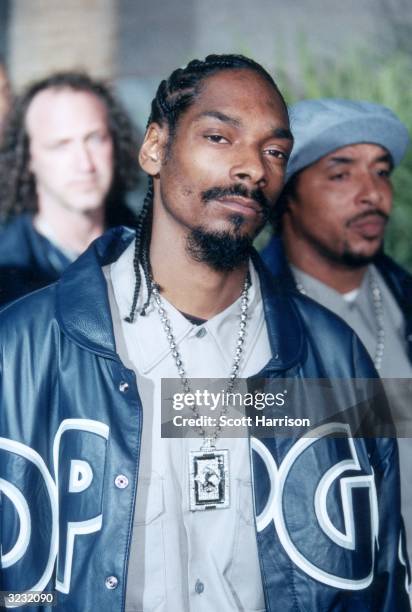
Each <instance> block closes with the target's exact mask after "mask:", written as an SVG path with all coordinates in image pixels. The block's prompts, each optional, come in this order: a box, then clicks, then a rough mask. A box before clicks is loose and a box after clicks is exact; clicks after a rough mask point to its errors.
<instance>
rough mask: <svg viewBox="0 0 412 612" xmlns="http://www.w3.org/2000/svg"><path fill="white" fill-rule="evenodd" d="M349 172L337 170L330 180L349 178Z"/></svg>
mask: <svg viewBox="0 0 412 612" xmlns="http://www.w3.org/2000/svg"><path fill="white" fill-rule="evenodd" d="M348 176H349V172H337V173H336V174H332V176H330V177H329V180H330V181H343V180H344V179H345V178H348Z"/></svg>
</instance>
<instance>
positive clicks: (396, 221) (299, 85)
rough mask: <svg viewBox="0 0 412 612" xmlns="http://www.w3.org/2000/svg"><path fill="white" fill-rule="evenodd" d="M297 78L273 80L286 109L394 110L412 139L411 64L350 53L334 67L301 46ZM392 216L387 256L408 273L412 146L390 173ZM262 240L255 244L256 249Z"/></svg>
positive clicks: (404, 57) (407, 59) (400, 57)
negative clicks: (317, 103) (328, 101)
mask: <svg viewBox="0 0 412 612" xmlns="http://www.w3.org/2000/svg"><path fill="white" fill-rule="evenodd" d="M299 56H300V62H299V64H300V66H299V67H300V77H299V79H298V80H297V82H292V81H291V80H290V79H289V78H288V77H287V75H285V74H280V75H278V77H277V81H278V84H279V86H280V90H281V91H282V92H283V93H284V94H285V97H286V99H287V101H288V103H293V102H295V101H297V100H300V99H303V98H325V97H328V98H348V99H352V100H368V101H370V102H378V103H380V104H384V105H385V106H388V107H389V108H390V109H392V110H393V111H394V112H395V113H396V114H397V115H398V117H399V118H400V119H401V120H402V121H403V122H404V123H405V125H406V126H407V128H408V130H409V133H410V134H411V135H412V87H411V84H410V75H411V73H412V59H411V56H410V55H409V54H407V53H406V52H402V51H398V52H397V53H392V54H391V55H389V56H386V57H377V56H373V55H371V54H370V53H368V52H362V51H361V50H358V51H357V52H353V51H352V52H350V53H348V54H346V55H345V56H344V57H341V58H340V59H339V61H338V62H335V63H333V64H332V63H330V62H329V63H328V62H323V63H321V62H320V61H319V60H315V58H314V57H313V55H312V54H311V53H309V52H308V48H307V45H306V43H305V41H304V40H303V41H302V42H301V45H300V50H299ZM393 185H394V204H395V205H394V210H393V213H392V216H391V222H390V224H389V226H388V229H387V233H386V239H385V250H386V252H387V253H388V254H390V255H391V256H392V257H394V259H396V261H397V262H398V263H400V264H402V265H404V266H406V267H407V268H408V269H409V270H411V271H412V146H410V147H409V150H408V152H407V154H406V156H405V158H404V159H403V161H402V163H401V165H400V166H399V167H398V168H397V169H396V170H395V171H394V173H393ZM263 242H264V238H261V239H260V241H259V243H260V244H259V246H261V245H262V243H263Z"/></svg>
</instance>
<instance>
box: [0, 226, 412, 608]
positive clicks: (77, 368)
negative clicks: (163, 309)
mask: <svg viewBox="0 0 412 612" xmlns="http://www.w3.org/2000/svg"><path fill="white" fill-rule="evenodd" d="M132 239H133V233H132V232H131V231H129V230H126V229H125V228H117V229H115V230H111V231H109V232H107V233H106V234H105V235H104V236H103V237H102V238H100V239H98V240H97V241H96V242H95V243H94V244H93V245H92V246H91V247H90V248H89V249H88V250H87V251H86V252H85V253H84V254H83V255H82V256H81V257H80V258H79V259H78V260H77V261H76V262H75V263H74V264H72V265H71V266H70V267H69V268H68V269H67V270H66V272H65V273H64V274H63V276H62V278H61V279H60V281H59V282H57V283H55V284H54V285H51V286H49V287H47V288H45V289H42V290H40V291H37V292H36V293H34V294H32V295H30V296H27V297H25V298H22V299H21V300H19V301H17V302H15V303H14V304H11V305H10V306H9V307H7V308H6V309H5V310H4V311H3V312H2V314H1V315H0V338H1V352H2V354H1V362H0V364H1V387H0V402H1V404H0V405H1V411H0V433H1V438H0V491H1V492H2V504H1V506H0V507H1V517H0V534H1V540H2V557H1V559H2V569H1V584H0V590H3V591H7V590H12V591H24V590H27V589H31V590H45V591H51V590H52V589H53V588H55V587H57V589H58V602H59V603H58V607H57V610H63V611H67V612H69V611H70V612H95V611H96V610H100V611H102V612H103V611H105V612H106V611H107V612H121V611H123V610H124V606H125V591H126V578H127V567H128V558H129V549H130V540H131V528H132V520H133V513H134V508H135V504H138V503H139V500H138V499H136V488H137V474H138V466H139V451H140V442H141V428H142V405H141V402H140V398H139V392H138V388H137V385H136V378H135V375H134V373H133V371H131V370H129V369H127V368H126V367H125V366H124V365H123V363H122V362H121V361H120V359H119V356H118V355H117V353H116V350H115V342H114V335H113V326H112V321H111V316H110V308H109V302H108V297H107V289H106V282H105V279H104V276H103V274H102V271H101V266H102V265H107V264H110V263H111V262H113V261H115V260H116V259H117V258H118V257H119V256H120V254H121V253H122V252H123V250H124V249H125V248H126V246H127V245H128V244H129V243H130V241H131V240H132ZM255 265H256V267H257V269H258V273H259V275H260V282H261V291H262V298H263V303H264V309H265V314H266V322H267V329H268V334H269V339H270V343H271V347H272V354H273V356H272V359H271V360H270V361H269V363H268V364H267V365H266V367H265V368H264V370H263V371H262V372H261V373H260V375H261V376H263V377H265V378H268V379H270V378H275V377H296V378H301V379H302V378H304V377H311V378H319V377H337V378H340V377H341V378H351V377H358V378H361V377H365V378H366V377H373V376H375V372H374V370H373V368H372V366H371V363H370V361H369V359H368V357H367V356H366V354H365V352H364V349H363V347H362V346H361V345H360V343H359V341H358V340H357V338H356V337H355V336H354V334H353V333H352V332H351V331H350V329H349V328H348V327H347V326H345V325H344V324H343V323H341V322H340V321H339V320H338V319H336V318H335V317H333V316H331V315H330V314H329V313H328V312H327V311H325V310H324V309H322V308H321V307H319V306H317V305H316V304H315V303H314V302H312V301H311V300H308V299H306V298H305V297H303V296H300V295H299V294H297V293H289V292H288V291H284V290H283V289H282V288H279V287H278V286H277V285H276V284H274V283H273V279H272V278H271V277H270V276H269V275H268V273H267V272H266V270H265V269H264V267H263V266H262V264H261V263H260V262H259V260H258V259H257V260H256V262H255ZM332 433H333V432H332ZM251 444H252V448H253V450H252V453H251V457H252V459H251V461H252V470H253V471H252V473H253V483H254V484H253V487H254V499H255V511H256V537H257V542H258V551H259V559H260V564H261V573H262V582H263V587H264V593H265V601H266V608H267V610H268V612H269V611H270V612H278V611H279V610H281V611H282V612H289V611H290V612H292V611H305V612H308V611H313V612H319V611H320V610H322V611H323V612H327V611H328V612H332V610H333V611H334V612H338V611H340V612H343V611H347V610H348V611H349V610H350V611H351V612H356V611H366V610H371V611H372V610H373V611H374V612H378V611H381V612H395V611H397V612H401V611H403V610H409V609H410V608H409V604H408V598H407V596H406V591H405V565H404V564H403V563H401V562H400V560H399V552H400V544H399V543H400V518H399V483H398V479H399V474H398V459H397V447H396V443H395V442H394V441H393V440H391V439H369V440H366V439H359V438H358V439H354V440H353V442H352V441H351V439H349V438H346V437H345V436H344V437H343V438H342V437H341V438H339V439H336V438H334V437H333V436H332V437H328V436H319V437H318V438H312V439H310V441H309V442H308V441H306V442H303V443H302V440H300V441H299V440H296V439H295V440H293V439H288V438H283V439H281V438H271V439H264V440H260V441H257V440H252V441H251ZM333 470H335V471H336V470H337V472H336V478H335V479H332V480H331V481H330V488H329V490H328V492H327V495H326V497H325V500H324V507H323V516H324V520H325V521H326V523H327V522H328V520H329V518H330V521H331V522H329V524H326V523H325V524H324V525H323V527H322V526H321V525H320V523H319V514H317V513H316V512H315V506H316V498H318V497H319V496H317V493H316V492H317V490H318V489H319V487H318V485H320V483H321V481H322V482H323V483H324V482H325V480H324V476H325V474H326V473H328V474H329V475H330V474H331V473H332V471H333ZM119 474H123V475H125V476H126V477H127V479H128V486H123V487H118V486H116V484H115V480H116V476H117V475H119ZM322 479H323V480H322ZM375 492H376V497H375ZM374 500H375V501H376V507H375V501H374ZM318 501H319V500H318ZM332 523H333V524H332ZM246 579H247V576H245V580H246ZM109 587H115V588H109ZM32 609H34V610H40V609H48V608H46V607H43V608H42V607H37V608H32ZM51 609H52V608H50V610H51ZM170 612H177V611H174V610H173V611H172V610H171V611H170ZM211 612H215V611H212V610H211ZM216 612H218V611H216ZM219 612H224V611H219Z"/></svg>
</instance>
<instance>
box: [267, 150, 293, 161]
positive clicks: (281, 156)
mask: <svg viewBox="0 0 412 612" xmlns="http://www.w3.org/2000/svg"><path fill="white" fill-rule="evenodd" d="M264 152H265V154H266V155H269V157H274V158H276V159H281V160H283V161H285V162H286V161H287V160H288V159H289V155H287V154H286V153H284V152H283V151H280V149H265V151H264Z"/></svg>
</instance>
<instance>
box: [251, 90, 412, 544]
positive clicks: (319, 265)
mask: <svg viewBox="0 0 412 612" xmlns="http://www.w3.org/2000/svg"><path fill="white" fill-rule="evenodd" d="M290 115H291V127H292V132H293V135H294V139H295V143H294V148H293V151H292V155H291V157H290V160H289V164H288V169H287V176H286V185H285V188H284V190H283V192H282V195H281V197H280V200H279V202H278V208H277V219H276V220H275V226H276V229H275V232H276V233H277V235H276V236H274V237H273V239H272V240H271V242H270V243H269V245H268V246H267V247H266V249H265V250H264V253H263V258H264V260H265V262H266V264H267V265H268V266H269V267H270V269H271V270H272V271H273V272H274V273H277V274H279V272H281V273H282V274H283V276H284V278H285V279H286V282H291V283H294V284H295V285H296V287H297V288H298V290H299V291H300V292H301V293H305V294H307V295H308V296H309V297H311V298H313V299H314V300H316V301H318V302H320V303H321V304H323V305H324V306H326V307H327V308H329V309H330V310H332V311H333V312H335V313H336V314H338V315H339V316H340V317H342V318H343V319H344V320H345V321H346V322H347V323H348V324H349V325H350V326H351V327H352V328H353V329H354V330H355V331H356V333H357V334H358V336H359V337H360V338H361V340H362V341H363V343H364V345H365V346H366V348H367V349H368V351H369V353H370V355H371V357H372V359H373V360H374V364H375V367H376V369H377V370H378V371H379V373H380V375H381V376H382V377H384V378H411V377H412V365H411V362H412V314H411V313H412V310H411V307H412V276H410V275H409V274H408V273H407V272H406V271H405V270H403V269H402V268H401V267H399V266H398V265H397V264H396V263H395V262H394V261H393V260H392V259H390V258H389V257H388V256H387V255H384V253H383V249H382V245H383V238H384V232H385V227H386V223H387V221H388V219H389V215H390V213H391V209H392V186H391V180H390V175H391V172H392V170H393V168H394V167H395V166H397V165H398V164H399V162H400V161H401V159H402V157H403V155H404V153H405V151H406V149H407V146H408V143H409V137H408V132H407V129H406V127H405V126H404V125H403V124H402V123H401V122H400V121H399V119H398V118H397V117H396V115H395V114H394V113H393V112H392V111H391V110H389V109H388V108H385V107H384V106H381V105H379V104H373V103H370V102H354V101H349V100H339V99H323V100H304V101H301V102H298V103H297V104H295V105H294V106H293V107H292V108H291V112H290ZM280 235H281V238H280ZM403 388H405V385H403ZM401 391H402V385H401V384H400V383H399V382H398V384H397V385H396V390H395V394H396V399H397V403H399V400H401ZM392 393H393V385H392ZM398 409H399V406H398ZM403 435H407V430H406V429H405V428H404V431H403ZM399 446H400V457H401V479H402V498H403V499H402V502H403V503H402V506H403V514H404V518H405V523H406V528H407V534H408V540H409V554H410V556H411V552H412V510H411V508H412V486H411V484H410V481H411V480H412V475H411V473H410V467H409V466H410V465H411V459H412V457H411V455H412V451H411V449H410V447H411V443H410V440H408V439H405V438H404V439H401V440H400V444H399ZM408 447H409V448H408ZM402 468H403V469H402ZM408 481H409V484H408Z"/></svg>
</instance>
